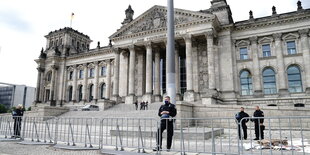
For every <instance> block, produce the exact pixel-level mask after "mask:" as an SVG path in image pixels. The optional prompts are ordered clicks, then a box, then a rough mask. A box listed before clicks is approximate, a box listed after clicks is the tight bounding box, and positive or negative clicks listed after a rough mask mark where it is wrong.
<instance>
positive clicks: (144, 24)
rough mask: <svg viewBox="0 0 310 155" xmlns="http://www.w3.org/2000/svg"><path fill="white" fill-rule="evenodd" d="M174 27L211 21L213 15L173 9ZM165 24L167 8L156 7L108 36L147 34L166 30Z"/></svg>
mask: <svg viewBox="0 0 310 155" xmlns="http://www.w3.org/2000/svg"><path fill="white" fill-rule="evenodd" d="M174 18H175V25H176V26H177V25H182V24H189V23H194V22H198V21H203V20H213V19H215V18H216V17H215V15H213V14H207V13H201V12H195V11H188V10H182V9H175V17H174ZM166 24H167V8H166V7H164V6H157V5H155V6H154V7H152V8H150V9H149V10H147V11H146V12H145V13H143V14H142V15H140V16H139V17H137V18H135V19H134V20H133V21H131V22H130V23H128V24H126V25H124V26H122V27H121V28H120V29H119V30H118V31H117V32H115V33H114V34H113V35H111V36H110V39H113V38H117V37H122V36H126V35H131V34H136V33H140V32H144V31H145V32H147V31H151V30H156V29H158V30H160V29H163V28H166Z"/></svg>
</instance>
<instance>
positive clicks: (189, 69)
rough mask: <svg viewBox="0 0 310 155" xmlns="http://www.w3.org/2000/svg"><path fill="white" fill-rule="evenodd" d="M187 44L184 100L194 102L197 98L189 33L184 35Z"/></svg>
mask: <svg viewBox="0 0 310 155" xmlns="http://www.w3.org/2000/svg"><path fill="white" fill-rule="evenodd" d="M184 40H185V46H186V51H185V54H186V92H185V93H184V101H189V102H192V101H194V100H195V94H194V90H193V64H192V36H191V35H190V34H187V35H185V36H184Z"/></svg>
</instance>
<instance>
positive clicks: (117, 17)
mask: <svg viewBox="0 0 310 155" xmlns="http://www.w3.org/2000/svg"><path fill="white" fill-rule="evenodd" d="M210 1H211V0H191V1H188V0H174V6H175V8H180V9H185V10H192V11H199V10H203V9H208V8H210V6H211V4H210ZM301 2H302V4H303V8H310V0H301ZM166 3H167V0H112V1H107V0H87V1H86V0H83V1H82V0H79V1H78V0H0V82H5V83H13V84H25V85H28V86H33V87H35V86H36V80H37V70H36V67H37V64H36V63H35V62H34V59H37V58H38V56H39V54H40V51H41V48H42V47H44V48H45V45H46V39H45V38H44V36H45V35H47V34H48V33H49V32H50V31H54V30H56V29H59V28H63V27H68V26H69V25H70V16H71V13H72V12H73V13H74V14H75V16H74V19H73V23H72V27H73V28H74V29H77V30H78V31H80V32H83V33H84V34H87V35H88V36H90V38H91V39H92V40H93V43H92V44H91V48H95V47H96V45H97V42H98V41H100V42H101V46H105V45H107V44H108V37H109V36H110V35H112V34H113V33H114V32H115V31H116V30H117V29H119V28H120V26H121V22H122V21H123V20H124V18H125V10H126V9H127V7H128V5H129V4H131V6H132V8H133V10H134V11H135V14H134V18H135V17H138V16H139V15H141V14H142V13H143V12H145V11H146V10H148V9H149V8H151V7H152V6H154V5H162V6H166ZM227 3H228V4H229V5H230V7H231V10H232V14H233V19H234V21H235V22H236V21H241V20H247V19H248V18H249V13H248V12H249V10H252V11H253V13H254V18H257V17H263V16H269V15H271V12H272V11H271V8H272V6H273V5H274V6H276V7H277V12H278V13H285V12H290V11H295V10H296V9H297V6H296V3H297V0H227Z"/></svg>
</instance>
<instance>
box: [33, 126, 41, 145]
mask: <svg viewBox="0 0 310 155" xmlns="http://www.w3.org/2000/svg"><path fill="white" fill-rule="evenodd" d="M33 125H34V128H35V132H36V137H37V142H40V140H39V134H38V129H37V123H36V122H34V123H33Z"/></svg>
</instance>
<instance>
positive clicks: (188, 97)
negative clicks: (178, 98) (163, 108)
mask: <svg viewBox="0 0 310 155" xmlns="http://www.w3.org/2000/svg"><path fill="white" fill-rule="evenodd" d="M184 101H187V102H194V101H195V92H194V91H192V90H190V91H186V92H185V93H184Z"/></svg>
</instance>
